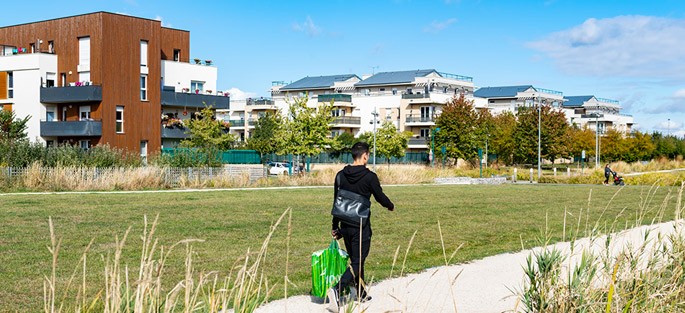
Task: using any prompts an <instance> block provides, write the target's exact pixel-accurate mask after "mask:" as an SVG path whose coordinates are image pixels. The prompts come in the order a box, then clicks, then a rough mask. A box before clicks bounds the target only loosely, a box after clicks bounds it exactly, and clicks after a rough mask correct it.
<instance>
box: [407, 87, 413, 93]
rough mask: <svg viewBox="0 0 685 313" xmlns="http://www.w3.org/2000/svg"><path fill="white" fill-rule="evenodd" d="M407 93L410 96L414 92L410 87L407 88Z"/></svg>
mask: <svg viewBox="0 0 685 313" xmlns="http://www.w3.org/2000/svg"><path fill="white" fill-rule="evenodd" d="M407 93H408V94H410V95H411V94H413V93H414V91H413V90H412V89H411V87H407Z"/></svg>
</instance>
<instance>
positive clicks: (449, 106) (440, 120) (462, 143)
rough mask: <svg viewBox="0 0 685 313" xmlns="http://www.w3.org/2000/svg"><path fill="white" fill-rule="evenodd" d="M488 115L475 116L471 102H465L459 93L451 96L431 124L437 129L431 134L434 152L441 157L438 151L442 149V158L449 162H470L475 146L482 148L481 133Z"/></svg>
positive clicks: (483, 144)
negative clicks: (433, 141) (450, 160)
mask: <svg viewBox="0 0 685 313" xmlns="http://www.w3.org/2000/svg"><path fill="white" fill-rule="evenodd" d="M488 117H489V114H486V113H479V112H477V111H476V110H475V108H474V106H473V101H471V100H467V99H466V98H465V97H464V95H463V94H461V95H460V96H459V97H458V98H457V97H453V98H452V99H451V100H449V101H447V103H445V105H443V106H442V113H440V116H438V117H437V119H436V121H435V128H434V129H437V128H440V130H439V131H437V132H434V129H432V130H431V132H432V133H434V134H435V138H434V139H435V147H436V149H435V150H437V151H435V153H436V154H437V155H439V156H440V157H443V156H442V151H441V149H437V147H445V148H446V153H445V154H446V155H445V156H444V157H447V158H452V159H455V160H457V159H464V160H468V159H473V158H475V157H476V155H477V153H478V148H479V147H485V134H486V132H487V130H486V128H487V125H488V122H489V120H488Z"/></svg>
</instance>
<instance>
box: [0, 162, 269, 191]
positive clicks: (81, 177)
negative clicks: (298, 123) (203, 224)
mask: <svg viewBox="0 0 685 313" xmlns="http://www.w3.org/2000/svg"><path fill="white" fill-rule="evenodd" d="M136 170H139V171H153V172H156V173H154V174H155V175H160V176H161V177H162V178H163V181H164V183H165V184H166V185H168V186H171V187H177V186H179V185H180V182H181V181H182V180H199V181H208V180H213V179H236V178H243V177H245V175H247V177H246V178H248V179H249V182H250V183H251V184H252V183H255V182H256V181H257V180H259V179H260V178H266V177H267V168H266V167H263V166H224V167H188V168H154V167H139V168H50V167H41V168H39V169H38V171H39V173H40V175H41V177H43V178H47V179H49V178H51V177H57V176H62V177H64V176H66V177H69V178H70V179H72V180H75V181H79V182H84V183H85V182H88V183H93V182H97V181H98V180H108V179H112V178H113V177H116V175H117V174H119V176H118V177H122V176H123V175H126V174H131V171H136ZM30 171H35V169H29V168H26V167H4V168H0V184H2V185H12V184H16V183H20V182H22V181H23V180H24V178H25V177H26V175H27V174H29V172H30Z"/></svg>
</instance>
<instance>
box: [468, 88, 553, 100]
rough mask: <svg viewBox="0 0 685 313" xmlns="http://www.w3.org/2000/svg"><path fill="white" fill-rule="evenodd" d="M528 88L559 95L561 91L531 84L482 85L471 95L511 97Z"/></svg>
mask: <svg viewBox="0 0 685 313" xmlns="http://www.w3.org/2000/svg"><path fill="white" fill-rule="evenodd" d="M530 88H533V89H534V90H535V91H537V92H541V93H547V94H552V95H558V96H561V95H563V93H562V92H561V91H556V90H551V89H544V88H536V87H534V86H533V85H518V86H499V87H483V88H480V89H478V90H476V91H475V92H474V93H473V95H474V96H476V97H481V98H513V97H516V95H517V94H518V93H519V92H524V91H526V90H528V89H530Z"/></svg>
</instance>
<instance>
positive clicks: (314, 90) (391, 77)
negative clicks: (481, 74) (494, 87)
mask: <svg viewBox="0 0 685 313" xmlns="http://www.w3.org/2000/svg"><path fill="white" fill-rule="evenodd" d="M473 89H474V85H473V78H472V77H468V76H462V75H454V74H448V73H443V72H438V71H436V70H434V69H426V70H410V71H394V72H380V73H376V74H372V75H364V76H362V77H361V78H360V77H359V76H357V75H355V74H343V75H329V76H317V77H305V78H302V79H300V80H298V81H295V82H293V83H290V84H285V83H278V82H276V83H274V84H273V86H272V88H271V96H272V101H273V103H274V105H275V106H276V107H277V108H279V109H281V110H282V111H283V112H287V108H288V106H287V103H288V101H292V99H293V98H294V97H300V98H301V97H305V96H306V97H308V98H309V102H308V103H309V105H316V104H317V103H318V102H330V101H333V104H334V106H335V110H334V111H333V115H334V116H336V117H337V119H336V120H335V122H334V127H333V130H332V134H331V135H332V136H334V135H338V134H341V133H342V132H349V133H351V134H353V135H355V136H358V135H359V134H360V133H363V132H366V131H372V130H373V126H374V125H373V121H374V112H376V113H377V115H376V121H377V124H379V125H380V124H381V123H382V122H384V121H390V122H392V123H393V124H394V125H395V126H396V127H397V128H398V130H399V131H407V132H411V133H412V138H410V140H409V151H425V150H426V149H428V144H427V143H428V138H429V136H430V127H431V126H434V125H435V117H436V116H438V115H439V114H440V112H441V110H442V105H443V104H445V103H446V102H447V101H448V100H449V99H451V98H452V97H454V96H456V95H459V94H464V95H465V96H466V97H467V98H469V99H472V98H473Z"/></svg>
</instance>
